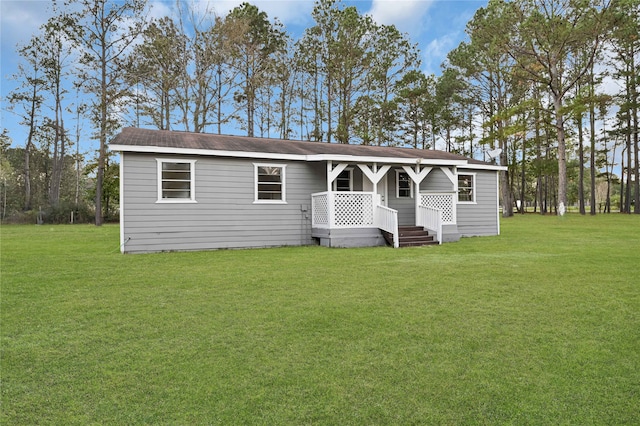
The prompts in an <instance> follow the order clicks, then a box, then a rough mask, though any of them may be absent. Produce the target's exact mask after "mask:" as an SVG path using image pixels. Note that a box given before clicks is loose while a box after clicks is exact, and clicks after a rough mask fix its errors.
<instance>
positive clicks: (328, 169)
mask: <svg viewBox="0 0 640 426" xmlns="http://www.w3.org/2000/svg"><path fill="white" fill-rule="evenodd" d="M331 170H333V162H332V161H331V160H329V161H327V192H331ZM329 223H331V222H329Z"/></svg>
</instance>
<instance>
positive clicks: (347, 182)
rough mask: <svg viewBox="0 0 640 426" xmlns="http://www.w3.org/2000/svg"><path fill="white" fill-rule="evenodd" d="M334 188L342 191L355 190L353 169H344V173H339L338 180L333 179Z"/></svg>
mask: <svg viewBox="0 0 640 426" xmlns="http://www.w3.org/2000/svg"><path fill="white" fill-rule="evenodd" d="M333 190H334V191H342V192H351V191H353V178H352V173H351V169H346V170H343V171H342V173H340V174H339V175H338V177H337V178H336V180H334V181H333Z"/></svg>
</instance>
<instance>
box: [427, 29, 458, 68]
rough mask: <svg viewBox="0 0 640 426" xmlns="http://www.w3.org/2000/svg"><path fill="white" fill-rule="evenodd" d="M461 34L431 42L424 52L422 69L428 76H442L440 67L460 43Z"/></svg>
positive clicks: (447, 35) (452, 34) (451, 34)
mask: <svg viewBox="0 0 640 426" xmlns="http://www.w3.org/2000/svg"><path fill="white" fill-rule="evenodd" d="M459 38H460V37H459V32H455V33H449V34H445V35H444V36H442V37H439V38H436V39H434V40H431V42H430V43H429V44H427V46H426V47H425V48H424V50H423V52H422V68H423V70H424V72H425V73H426V74H432V73H433V74H440V65H441V64H442V63H443V62H444V60H445V59H446V58H447V54H448V53H449V52H450V51H451V50H453V49H454V48H455V47H456V46H457V45H458V43H459Z"/></svg>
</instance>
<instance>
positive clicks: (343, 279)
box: [0, 215, 640, 425]
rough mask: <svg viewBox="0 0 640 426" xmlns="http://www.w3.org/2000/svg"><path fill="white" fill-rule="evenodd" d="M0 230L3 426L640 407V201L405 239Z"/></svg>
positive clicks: (428, 419) (607, 412)
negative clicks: (621, 208)
mask: <svg viewBox="0 0 640 426" xmlns="http://www.w3.org/2000/svg"><path fill="white" fill-rule="evenodd" d="M1 238H2V245H1V249H2V253H1V256H2V258H1V272H2V283H1V294H0V296H1V306H0V307H1V312H0V315H1V321H2V322H1V345H2V346H1V349H2V359H1V373H2V377H1V378H2V401H1V402H2V404H1V406H0V409H1V414H0V423H1V424H7V425H8V424H224V425H229V424H239V425H246V424H295V425H300V424H340V425H347V424H354V425H356V424H357V425H360V424H367V425H373V424H379V425H389V424H398V425H406V424H451V425H459V424H517V425H521V424H575V425H587V424H615V425H621V424H638V423H639V422H640V410H639V408H638V407H640V276H639V274H640V217H638V216H623V215H610V216H605V215H600V216H597V217H588V216H587V217H579V216H577V215H570V216H568V217H564V218H558V217H554V216H548V217H540V216H533V215H531V216H526V217H516V218H512V219H508V220H503V221H502V235H501V236H498V237H486V238H468V239H463V240H461V241H460V242H458V243H452V244H444V245H442V246H436V247H433V246H432V247H423V248H408V249H398V250H394V249H391V248H367V249H328V248H322V247H302V248H281V249H263V250H240V251H235V250H226V251H213V252H199V253H164V254H150V255H121V254H120V253H119V250H118V228H117V227H116V226H104V227H102V228H95V227H92V226H80V225H76V226H35V225H34V226H2V228H1Z"/></svg>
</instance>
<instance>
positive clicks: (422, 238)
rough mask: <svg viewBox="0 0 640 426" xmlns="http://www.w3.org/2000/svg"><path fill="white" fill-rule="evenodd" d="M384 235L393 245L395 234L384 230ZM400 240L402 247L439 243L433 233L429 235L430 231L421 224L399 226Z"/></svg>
mask: <svg viewBox="0 0 640 426" xmlns="http://www.w3.org/2000/svg"><path fill="white" fill-rule="evenodd" d="M382 235H383V236H384V239H385V240H386V241H387V243H388V244H389V245H392V246H393V234H392V233H390V232H386V231H382ZM398 242H399V245H400V247H416V246H426V245H432V244H438V242H437V241H436V240H435V239H434V238H433V235H429V232H428V231H425V230H424V228H422V227H421V226H399V227H398Z"/></svg>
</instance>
